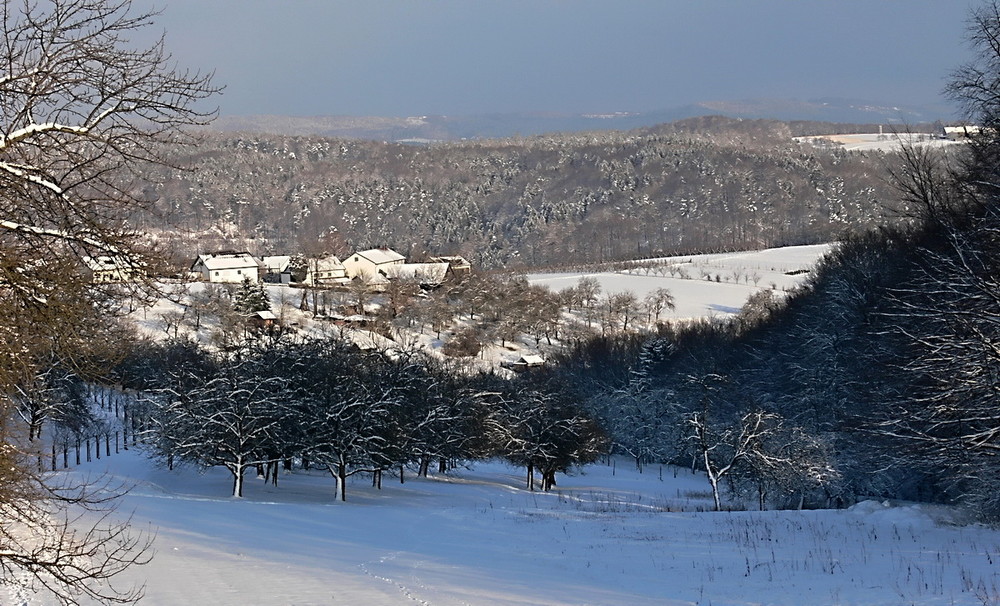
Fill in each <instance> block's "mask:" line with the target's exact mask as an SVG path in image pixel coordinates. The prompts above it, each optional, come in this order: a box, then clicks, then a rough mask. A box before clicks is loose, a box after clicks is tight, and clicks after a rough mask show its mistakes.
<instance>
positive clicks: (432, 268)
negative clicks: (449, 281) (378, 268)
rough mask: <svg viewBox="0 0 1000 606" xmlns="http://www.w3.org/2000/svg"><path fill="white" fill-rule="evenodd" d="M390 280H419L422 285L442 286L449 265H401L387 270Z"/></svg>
mask: <svg viewBox="0 0 1000 606" xmlns="http://www.w3.org/2000/svg"><path fill="white" fill-rule="evenodd" d="M385 273H386V276H388V277H389V278H390V279H397V278H404V279H411V280H418V281H419V282H420V283H421V284H440V283H442V282H444V278H445V275H447V273H448V264H447V263H400V264H398V265H391V266H389V267H388V268H387V269H386V270H385Z"/></svg>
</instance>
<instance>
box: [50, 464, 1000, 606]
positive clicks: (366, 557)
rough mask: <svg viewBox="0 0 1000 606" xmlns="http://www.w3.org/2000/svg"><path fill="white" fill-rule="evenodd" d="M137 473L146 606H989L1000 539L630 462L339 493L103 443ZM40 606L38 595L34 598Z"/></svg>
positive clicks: (318, 477) (130, 500)
mask: <svg viewBox="0 0 1000 606" xmlns="http://www.w3.org/2000/svg"><path fill="white" fill-rule="evenodd" d="M105 468H106V469H107V470H108V471H110V472H111V473H112V474H114V475H116V476H118V477H121V478H125V479H127V480H129V481H131V482H133V483H135V488H134V489H133V490H132V492H131V493H130V494H129V495H128V496H127V497H125V499H124V503H123V508H122V514H123V515H124V514H126V513H128V512H132V515H133V522H134V524H135V526H136V527H139V528H147V527H148V528H150V529H152V530H153V531H154V532H156V534H157V537H156V551H157V553H156V557H155V558H154V559H153V561H152V563H150V564H148V565H146V566H144V567H141V568H135V569H133V570H132V571H130V572H129V577H130V579H131V580H134V581H137V582H140V583H146V594H147V595H146V598H145V600H144V602H143V603H144V604H147V605H176V604H211V605H213V606H229V605H233V606H242V605H246V604H295V605H299V606H303V605H325V604H351V605H354V604H358V605H387V606H388V605H397V604H422V605H432V606H439V605H440V606H450V605H455V606H457V605H470V604H471V605H480V604H483V605H511V606H513V605H518V606H525V605H536V604H537V605H543V604H544V605H571V604H573V605H579V604H629V605H632V604H636V605H640V604H648V605H652V604H661V605H682V604H683V605H692V604H705V605H707V604H713V605H715V606H723V605H750V604H775V605H782V604H787V605H801V604H868V605H875V604H884V605H894V606H895V605H900V604H928V605H930V604H940V605H946V604H947V605H953V604H970V605H971V604H977V605H981V604H996V603H998V602H1000V567H998V566H997V559H998V558H1000V532H998V531H996V530H991V529H986V528H983V527H978V526H964V527H963V526H955V525H951V524H949V523H948V511H947V510H943V509H935V508H931V507H918V506H907V505H897V506H888V505H883V504H880V503H876V502H871V501H869V502H863V503H861V504H859V505H856V506H854V507H853V508H852V509H849V510H840V511H803V512H798V511H780V512H732V513H729V512H724V513H712V512H706V511H704V510H705V509H707V508H708V507H710V500H709V499H710V497H709V493H708V491H707V489H708V484H707V482H706V481H705V480H704V478H703V477H701V476H699V475H692V474H691V473H690V472H689V471H687V470H684V469H674V468H668V467H665V468H663V469H662V470H661V469H659V468H657V467H653V466H650V467H647V468H646V469H645V473H643V474H639V473H637V472H636V471H635V470H634V468H633V467H632V466H631V465H629V464H627V463H626V462H624V461H621V460H619V461H618V462H617V464H616V465H615V466H613V467H612V466H608V465H606V464H597V465H593V466H590V467H587V468H586V469H584V470H583V472H582V473H578V474H575V475H573V476H572V477H564V476H559V478H558V481H559V486H558V487H557V490H555V491H554V492H552V493H548V494H546V493H539V492H529V491H527V490H525V489H523V488H522V486H523V482H524V478H523V471H522V470H520V469H514V468H510V467H507V466H505V465H503V464H499V463H484V464H478V465H476V466H475V467H473V468H471V469H461V470H457V471H455V472H453V473H451V474H449V475H447V476H438V477H432V478H429V479H416V478H410V477H408V478H407V481H406V483H405V484H403V485H400V484H399V482H398V479H390V478H386V479H385V481H384V484H383V489H382V490H381V491H378V490H376V489H374V488H372V487H371V485H370V482H368V481H366V480H365V479H363V478H357V479H356V480H355V481H354V482H353V483H352V484H350V485H349V491H348V499H349V500H348V501H347V502H346V503H340V502H338V501H336V500H334V498H333V495H332V484H333V483H332V480H331V478H330V477H329V476H325V475H323V474H321V473H316V474H312V473H305V472H295V473H292V474H287V475H283V476H282V477H281V479H280V482H279V486H278V487H277V488H275V487H270V486H267V485H265V484H264V483H263V481H260V480H257V481H254V480H252V478H251V479H250V480H251V481H249V482H248V484H247V487H246V496H245V498H243V499H238V500H237V499H233V498H231V497H228V496H226V495H227V494H228V492H229V478H228V476H227V473H226V472H224V471H218V470H216V471H209V472H207V473H204V474H199V473H198V472H197V471H194V470H191V469H188V470H181V471H174V472H169V471H166V470H163V469H158V468H155V467H153V466H152V465H151V464H150V463H149V462H148V461H146V460H144V459H143V458H142V457H141V455H138V454H136V453H135V451H130V452H129V453H128V454H125V453H123V454H119V455H113V456H111V457H110V458H107V457H106V458H104V459H102V460H100V461H96V462H94V463H90V464H86V465H85V466H84V468H83V470H82V471H91V472H97V471H100V470H103V469H105ZM36 603H44V602H42V601H38V600H36V601H33V602H31V604H36Z"/></svg>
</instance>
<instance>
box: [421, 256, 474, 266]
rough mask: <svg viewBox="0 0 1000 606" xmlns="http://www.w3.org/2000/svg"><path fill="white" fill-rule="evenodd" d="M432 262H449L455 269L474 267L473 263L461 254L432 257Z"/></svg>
mask: <svg viewBox="0 0 1000 606" xmlns="http://www.w3.org/2000/svg"><path fill="white" fill-rule="evenodd" d="M431 262H433V263H447V264H448V265H451V266H452V267H454V268H455V269H469V268H471V267H472V263H469V260H468V259H466V258H465V257H463V256H461V255H445V256H440V257H431Z"/></svg>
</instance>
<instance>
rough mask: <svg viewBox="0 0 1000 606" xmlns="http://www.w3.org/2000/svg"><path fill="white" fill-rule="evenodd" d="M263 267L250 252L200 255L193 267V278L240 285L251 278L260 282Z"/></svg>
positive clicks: (252, 280)
mask: <svg viewBox="0 0 1000 606" xmlns="http://www.w3.org/2000/svg"><path fill="white" fill-rule="evenodd" d="M260 270H261V266H260V264H259V263H258V261H257V259H256V258H254V256H253V255H251V254H250V253H248V252H234V251H224V252H217V253H209V254H204V255H198V259H197V260H196V261H195V262H194V263H193V264H192V265H191V274H192V275H193V277H195V278H196V279H199V280H204V281H205V282H215V283H223V284H239V283H240V282H242V281H243V280H245V279H247V278H249V279H250V281H251V282H259V281H260Z"/></svg>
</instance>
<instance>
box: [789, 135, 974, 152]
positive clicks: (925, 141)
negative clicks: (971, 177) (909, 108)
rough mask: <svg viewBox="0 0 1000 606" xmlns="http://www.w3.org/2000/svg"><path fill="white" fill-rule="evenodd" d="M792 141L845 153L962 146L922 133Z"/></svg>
mask: <svg viewBox="0 0 1000 606" xmlns="http://www.w3.org/2000/svg"><path fill="white" fill-rule="evenodd" d="M794 139H795V140H796V141H798V142H799V143H812V144H821V145H824V146H826V145H830V144H831V143H832V144H835V145H838V146H840V147H842V148H844V149H845V150H847V151H878V152H894V151H898V150H899V149H900V148H901V147H902V146H903V145H914V146H919V147H938V148H940V147H951V146H952V145H964V143H963V142H961V141H952V140H950V139H939V138H933V137H930V136H928V135H926V134H923V133H883V134H879V133H857V134H850V135H818V136H809V137H795V138H794Z"/></svg>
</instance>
